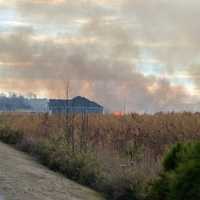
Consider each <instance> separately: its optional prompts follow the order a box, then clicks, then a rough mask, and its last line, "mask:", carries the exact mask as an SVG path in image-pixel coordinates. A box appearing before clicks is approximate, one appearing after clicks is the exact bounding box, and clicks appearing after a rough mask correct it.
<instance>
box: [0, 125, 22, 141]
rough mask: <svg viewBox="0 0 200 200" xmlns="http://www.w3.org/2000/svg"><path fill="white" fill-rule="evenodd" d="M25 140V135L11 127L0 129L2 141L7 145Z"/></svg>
mask: <svg viewBox="0 0 200 200" xmlns="http://www.w3.org/2000/svg"><path fill="white" fill-rule="evenodd" d="M22 139H23V133H22V132H21V131H18V130H13V129H10V128H9V127H1V128H0V140H1V141H3V142H5V143H7V144H18V143H20V142H21V141H22Z"/></svg>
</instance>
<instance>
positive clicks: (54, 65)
mask: <svg viewBox="0 0 200 200" xmlns="http://www.w3.org/2000/svg"><path fill="white" fill-rule="evenodd" d="M184 3H185V5H186V4H187V6H188V7H187V9H186V8H184V6H183V5H184ZM184 3H183V2H182V1H181V2H180V1H179V0H175V1H173V2H172V1H171V2H170V1H169V2H168V1H164V0H158V1H156V2H155V1H153V0H150V1H148V2H146V1H144V0H140V1H137V0H136V1H128V0H124V1H122V0H118V1H106V0H105V1H102V2H99V1H95V0H94V1H89V0H88V1H83V0H79V1H65V0H52V1H45V0H37V1H24V0H16V1H14V0H13V2H12V3H11V4H9V5H8V4H7V5H6V6H7V7H8V9H11V10H15V12H16V20H19V21H20V22H21V24H23V26H21V25H20V26H19V25H16V24H15V25H12V26H11V27H10V29H9V31H7V32H6V33H5V31H4V32H1V33H0V44H1V46H0V62H1V63H0V76H1V81H0V88H1V89H2V90H4V91H6V90H7V91H9V90H14V91H18V92H21V93H23V92H34V93H38V94H40V95H45V96H48V97H54V98H55V97H57V98H59V97H64V96H65V90H66V82H67V80H70V95H71V96H75V95H84V96H88V97H89V98H92V99H93V100H96V101H99V102H100V103H101V104H103V105H104V106H105V107H106V108H108V109H109V110H111V111H123V110H125V107H126V109H127V111H129V112H131V111H136V112H144V111H145V112H156V111H160V110H168V109H169V110H170V109H171V110H172V109H175V110H183V109H184V108H185V107H184V105H185V103H186V102H188V101H190V102H191V101H193V100H191V99H192V96H191V95H190V94H189V93H188V91H187V89H186V88H185V87H184V86H181V85H180V84H179V85H175V84H172V82H171V79H169V78H168V77H170V76H176V74H177V73H179V74H180V73H183V72H184V73H185V74H186V75H187V77H190V80H192V81H194V82H193V83H194V84H196V87H197V86H198V85H199V86H200V84H199V83H198V81H197V80H195V76H194V75H193V74H194V73H196V71H198V72H200V70H198V68H197V67H193V66H194V65H193V63H194V62H196V61H197V57H198V51H199V47H198V45H197V43H198V40H199V39H198V37H197V35H198V33H197V31H198V29H197V28H196V27H195V26H193V25H191V23H192V20H194V17H193V15H192V12H193V11H194V12H195V13H196V15H198V13H197V10H196V6H197V5H196V4H197V2H196V1H194V0H192V1H191V3H187V2H186V1H185V2H184ZM1 5H3V4H2V3H1V1H0V6H1ZM4 6H5V5H4ZM3 9H4V8H3ZM187 10H188V11H189V13H188V12H186V11H187ZM183 22H185V24H186V27H185V26H184V24H183ZM197 23H198V22H197ZM188 29H189V30H188ZM147 57H148V58H147ZM149 57H150V58H149ZM145 59H146V60H145ZM150 60H154V61H155V63H161V66H162V67H160V72H159V73H160V74H161V73H162V72H163V73H165V74H167V77H164V78H163V77H161V76H160V75H156V74H152V75H145V74H144V73H143V72H142V71H141V65H140V64H141V63H143V62H145V63H146V64H145V68H146V69H147V70H148V66H152V63H151V62H150ZM189 66H191V67H189ZM155 67H157V66H156V64H155ZM191 69H193V70H191ZM194 70H195V71H194Z"/></svg>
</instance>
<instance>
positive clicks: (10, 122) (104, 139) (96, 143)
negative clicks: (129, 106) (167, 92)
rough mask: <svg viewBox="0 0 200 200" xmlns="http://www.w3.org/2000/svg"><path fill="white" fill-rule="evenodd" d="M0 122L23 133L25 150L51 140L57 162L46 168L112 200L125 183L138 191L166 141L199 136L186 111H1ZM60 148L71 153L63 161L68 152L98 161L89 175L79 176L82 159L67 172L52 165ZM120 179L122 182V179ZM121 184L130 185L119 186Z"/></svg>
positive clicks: (198, 123) (194, 117) (156, 167)
mask: <svg viewBox="0 0 200 200" xmlns="http://www.w3.org/2000/svg"><path fill="white" fill-rule="evenodd" d="M0 123H1V127H2V128H3V129H4V130H6V129H8V128H9V129H11V130H17V131H20V132H21V133H23V140H22V141H20V143H19V144H18V146H21V147H23V148H22V149H24V148H25V149H26V151H27V149H29V148H32V147H31V145H32V144H41V141H42V144H43V146H42V150H41V151H43V153H44V141H47V140H48V142H49V141H50V143H51V142H52V141H53V143H54V148H55V149H54V148H53V149H51V151H52V155H51V159H53V160H56V159H60V161H59V162H58V161H57V163H54V164H55V166H54V165H53V166H51V167H52V168H54V169H56V170H59V171H61V172H62V173H64V174H65V173H66V176H68V177H70V176H71V178H72V179H74V180H77V181H79V182H81V183H83V184H87V185H90V186H91V187H94V188H96V189H98V190H100V191H102V192H105V190H108V191H106V193H107V194H108V193H110V195H111V196H112V198H113V199H120V197H122V196H123V195H124V193H126V192H127V190H129V189H130V188H132V189H131V190H133V191H134V192H135V191H136V190H140V191H141V188H139V189H138V188H136V187H138V186H140V184H139V183H140V181H141V180H142V183H143V185H145V184H144V183H147V182H149V181H150V180H151V179H153V178H154V177H155V175H157V174H158V172H159V171H160V160H161V157H162V155H163V153H164V151H165V150H166V149H167V148H168V147H169V146H170V145H172V144H174V143H176V142H177V141H185V140H193V139H199V138H200V114H199V113H195V114H192V113H186V112H185V113H168V114H164V113H157V114H155V115H147V114H143V115H139V114H130V115H125V116H120V117H116V116H113V115H73V116H72V115H70V116H68V119H67V120H66V117H65V116H61V115H60V116H58V115H57V116H54V115H52V116H49V115H47V114H44V115H43V114H41V115H38V114H1V115H0ZM1 132H2V131H1ZM61 143H62V144H61ZM46 147H47V146H46ZM51 147H52V146H51ZM37 148H39V146H37ZM48 148H49V146H48V147H47V149H48ZM65 148H67V149H68V150H67V152H69V151H70V152H71V153H70V156H71V157H70V156H69V157H70V158H67V159H68V160H67V162H69V159H72V158H74V157H75V159H76V160H79V164H80V163H82V164H83V163H84V162H88V163H89V162H90V161H91V160H93V159H94V158H95V160H96V161H98V164H96V163H94V162H93V161H92V162H91V163H92V165H91V166H90V167H91V168H92V167H93V168H96V169H95V170H94V169H93V170H92V172H90V173H89V174H90V178H91V179H89V180H81V179H82V177H84V176H86V175H87V176H88V174H87V173H88V171H89V170H88V167H89V165H88V166H86V164H83V165H84V166H85V168H84V169H81V170H82V171H81V173H80V171H79V172H78V171H77V172H76V174H77V173H78V175H77V177H75V176H74V174H73V173H74V172H73V171H70V173H72V174H70V173H69V170H68V169H65V170H63V171H62V168H64V167H60V166H57V165H62V163H63V165H64V160H66V158H65V157H63V156H62V154H63V155H66V154H67V152H66V150H65ZM58 149H59V150H58ZM48 151H49V149H48ZM33 153H36V151H34V152H33ZM54 153H55V154H54ZM74 155H76V156H74ZM43 156H44V155H43ZM45 156H46V154H45ZM48 156H49V155H48ZM53 156H54V157H53ZM80 157H81V158H80ZM86 157H87V158H88V160H87V159H85V158H86ZM43 159H45V158H43ZM48 159H49V157H48ZM74 163H75V162H73V165H72V168H74ZM45 164H47V165H49V163H45ZM71 164H72V163H71ZM76 164H77V163H76ZM66 171H67V172H66ZM86 171H87V173H86ZM79 173H80V174H79ZM99 177H100V178H99ZM102 177H103V178H102ZM123 181H124V182H125V183H126V184H122V183H124V182H123ZM105 182H106V184H105ZM127 184H128V185H129V186H130V187H128V188H124V185H127ZM111 185H112V187H111ZM122 185H123V186H122ZM140 194H141V192H140Z"/></svg>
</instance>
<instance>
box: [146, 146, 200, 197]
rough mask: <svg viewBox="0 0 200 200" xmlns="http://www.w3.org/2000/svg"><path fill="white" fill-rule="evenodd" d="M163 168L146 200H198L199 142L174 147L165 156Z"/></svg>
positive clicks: (199, 178) (199, 172) (199, 188)
mask: <svg viewBox="0 0 200 200" xmlns="http://www.w3.org/2000/svg"><path fill="white" fill-rule="evenodd" d="M163 168H164V171H163V172H162V173H161V175H160V177H159V178H158V180H156V181H155V182H154V183H153V185H152V187H151V189H150V195H149V197H148V199H151V200H197V199H200V142H189V143H179V144H177V145H175V146H174V147H173V148H172V149H171V150H170V151H169V152H168V153H167V154H166V156H165V158H164V161H163Z"/></svg>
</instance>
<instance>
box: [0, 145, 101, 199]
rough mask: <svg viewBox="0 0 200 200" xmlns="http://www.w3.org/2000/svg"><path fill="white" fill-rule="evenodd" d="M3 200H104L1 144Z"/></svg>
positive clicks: (0, 162)
mask: <svg viewBox="0 0 200 200" xmlns="http://www.w3.org/2000/svg"><path fill="white" fill-rule="evenodd" d="M0 200H103V198H102V197H101V196H100V195H99V194H98V193H96V192H94V191H93V190H90V189H88V188H86V187H83V186H81V185H79V184H77V183H75V182H73V181H70V180H68V179H66V178H65V177H63V176H62V175H60V174H57V173H55V172H53V171H51V170H48V169H47V168H45V167H44V166H42V165H40V164H39V163H37V162H36V161H35V160H33V159H32V158H31V157H29V156H28V155H26V154H24V153H23V152H19V151H17V150H15V149H14V148H12V147H10V146H8V145H6V144H3V143H0Z"/></svg>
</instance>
